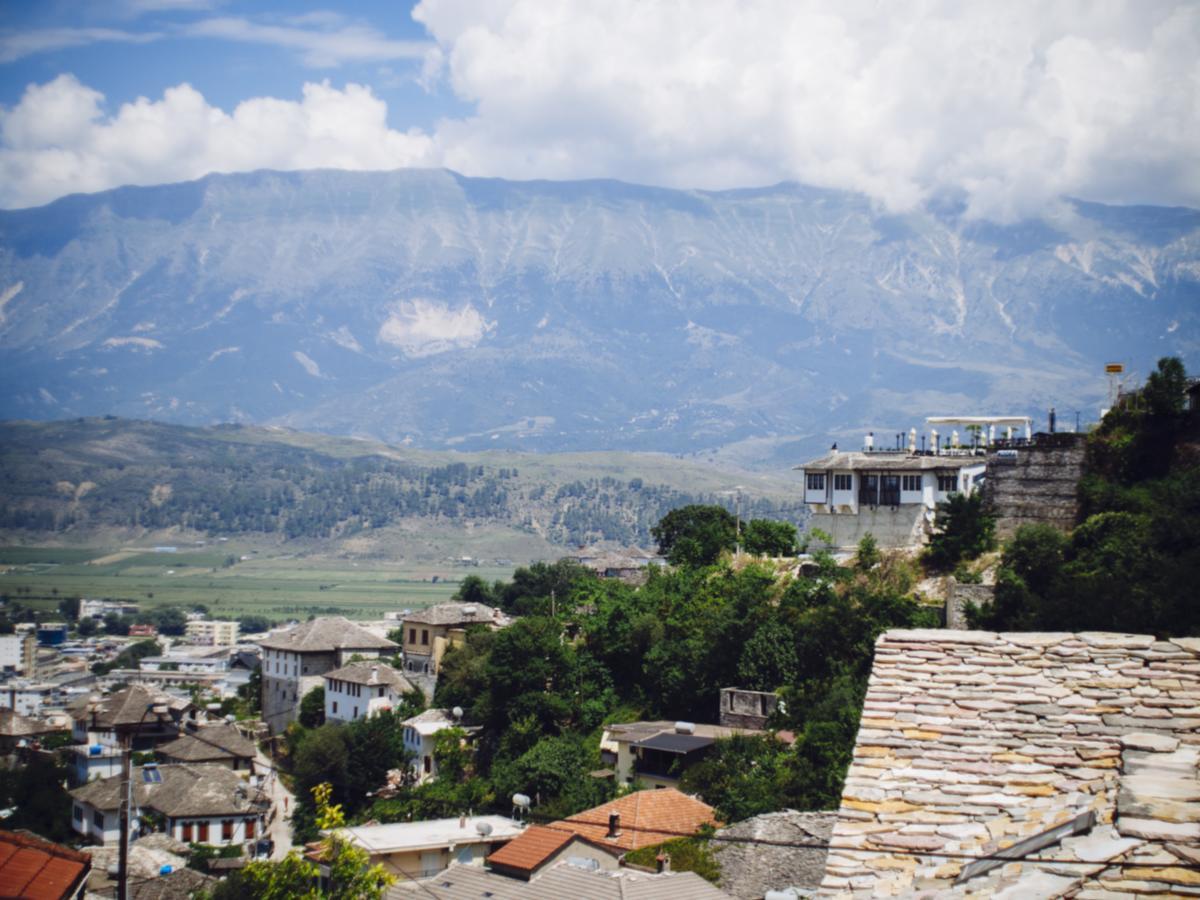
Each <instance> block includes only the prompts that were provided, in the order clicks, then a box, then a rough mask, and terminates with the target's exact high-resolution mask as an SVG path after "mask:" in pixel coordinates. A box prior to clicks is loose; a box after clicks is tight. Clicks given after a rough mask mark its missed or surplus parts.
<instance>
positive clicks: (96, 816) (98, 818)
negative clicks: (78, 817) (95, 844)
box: [92, 810, 104, 829]
mask: <svg viewBox="0 0 1200 900" xmlns="http://www.w3.org/2000/svg"><path fill="white" fill-rule="evenodd" d="M92 824H93V825H95V826H96V827H97V828H100V829H103V828H104V813H102V812H100V810H96V811H95V812H94V813H92Z"/></svg>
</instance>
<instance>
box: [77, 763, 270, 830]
mask: <svg viewBox="0 0 1200 900" xmlns="http://www.w3.org/2000/svg"><path fill="white" fill-rule="evenodd" d="M146 768H148V767H146V766H137V767H135V768H134V770H133V795H134V803H136V804H137V805H138V806H142V807H148V808H150V809H155V810H158V811H159V812H160V813H162V814H163V815H166V816H171V817H172V818H178V817H180V816H221V815H230V816H246V815H254V814H256V813H258V812H262V811H264V810H265V809H266V808H267V807H268V806H269V805H270V801H269V800H268V799H267V797H266V795H265V794H263V793H262V791H260V790H259V789H258V788H254V787H251V786H250V785H249V783H248V782H247V781H246V780H245V779H244V778H242V777H241V776H240V775H239V774H238V773H237V772H234V771H233V770H232V769H228V768H226V767H225V766H219V765H212V764H208V765H203V764H202V765H163V766H157V767H156V768H157V769H158V771H159V773H160V774H161V775H162V781H161V782H158V783H154V782H147V781H146V779H145V775H144V774H143V773H144V772H145V770H146ZM71 796H72V797H74V798H75V799H76V800H79V801H80V802H82V803H87V804H89V805H90V806H92V807H94V808H95V809H99V810H104V811H106V812H107V811H111V810H115V809H116V808H117V805H118V803H119V801H120V796H121V776H119V775H114V776H113V777H112V778H103V779H98V780H96V781H90V782H88V783H87V784H85V785H83V786H82V787H77V788H75V789H74V790H73V791H71Z"/></svg>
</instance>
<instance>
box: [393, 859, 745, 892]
mask: <svg viewBox="0 0 1200 900" xmlns="http://www.w3.org/2000/svg"><path fill="white" fill-rule="evenodd" d="M385 896H386V897H387V900H408V898H413V897H429V896H433V897H436V898H438V900H479V898H480V897H491V898H493V900H562V898H564V897H570V898H571V900H725V898H728V897H729V895H728V894H726V893H724V892H723V891H721V890H718V889H717V888H715V887H713V885H711V884H709V883H708V882H707V881H705V880H704V879H703V878H701V877H700V876H699V875H697V874H696V873H694V872H664V873H662V874H661V875H653V874H650V873H647V872H638V871H633V870H630V869H625V870H621V871H617V872H593V871H589V870H588V869H584V868H581V867H579V866H575V865H572V864H570V863H559V864H557V865H554V866H551V867H550V868H548V869H546V870H545V871H544V872H543V873H542V874H540V875H538V876H536V877H534V878H533V879H532V880H530V881H524V880H520V879H516V878H510V877H509V876H507V875H499V874H497V873H495V872H489V871H487V870H486V869H481V868H480V867H479V866H464V865H453V866H451V867H450V868H448V869H447V870H446V871H444V872H442V873H441V874H440V875H436V876H434V877H433V878H426V879H422V880H421V881H419V882H412V881H401V882H400V883H398V884H396V885H393V886H392V888H391V889H390V890H389V891H388V893H387V894H386V895H385Z"/></svg>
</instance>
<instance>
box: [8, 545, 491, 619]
mask: <svg viewBox="0 0 1200 900" xmlns="http://www.w3.org/2000/svg"><path fill="white" fill-rule="evenodd" d="M242 549H244V548H239V547H237V546H235V545H233V544H232V543H231V544H230V545H228V546H222V547H221V548H219V549H217V550H211V549H205V550H203V551H195V552H179V553H152V552H151V553H135V554H132V555H128V556H120V557H119V556H117V555H116V554H114V553H112V552H111V551H110V550H107V549H73V550H68V551H57V550H53V551H52V550H41V549H38V550H37V551H36V552H30V548H24V547H0V569H4V571H2V572H0V593H3V594H5V595H7V596H9V597H10V598H12V599H13V600H14V601H16V602H18V603H20V604H21V605H23V606H27V607H31V608H34V609H42V610H47V611H51V610H54V609H55V608H56V606H57V604H58V601H59V599H61V598H62V597H66V596H76V597H92V598H95V597H107V598H111V599H113V600H127V601H133V602H137V603H140V604H141V605H142V608H143V609H150V608H153V607H157V606H180V607H190V606H193V605H195V604H204V605H205V606H207V607H208V608H209V610H210V612H211V613H212V614H213V615H214V616H221V617H229V618H236V617H237V616H241V615H248V614H255V615H263V616H266V617H268V618H271V619H287V618H301V619H303V618H307V617H308V615H310V614H312V613H318V614H331V613H336V614H341V615H346V616H349V617H351V618H379V617H380V616H381V615H382V614H383V613H384V612H386V611H391V610H401V609H406V608H408V609H417V608H420V607H424V606H429V605H432V604H434V603H440V602H444V601H446V600H448V599H449V598H450V596H451V595H452V594H453V593H454V592H455V590H456V589H457V586H458V582H459V581H461V580H462V578H464V577H465V576H466V575H468V574H473V575H479V576H480V577H482V578H485V579H487V580H489V581H491V580H495V579H500V578H503V579H507V578H509V577H511V575H512V571H513V570H512V568H511V567H494V566H493V567H483V566H480V567H474V566H457V565H453V564H451V563H445V564H434V563H408V564H406V563H396V562H389V561H384V560H375V559H372V560H349V559H336V558H322V557H296V556H292V555H290V554H279V555H267V554H264V553H256V552H254V551H251V552H249V553H242V552H241V550H242ZM54 554H58V555H57V556H56V555H54ZM229 556H233V557H234V558H235V559H237V560H238V561H237V562H236V563H234V564H233V565H230V566H226V565H224V563H225V561H226V559H227V558H228V557H229ZM242 556H248V557H249V558H248V559H245V560H242V559H241V557H242ZM106 558H107V559H108V560H111V561H106V562H101V563H99V564H92V563H89V562H88V560H104V559H106ZM56 560H62V561H56Z"/></svg>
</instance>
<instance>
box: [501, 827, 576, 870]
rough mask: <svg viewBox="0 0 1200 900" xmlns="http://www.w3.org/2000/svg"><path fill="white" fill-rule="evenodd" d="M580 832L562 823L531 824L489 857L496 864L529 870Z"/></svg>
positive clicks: (549, 856)
mask: <svg viewBox="0 0 1200 900" xmlns="http://www.w3.org/2000/svg"><path fill="white" fill-rule="evenodd" d="M579 839H580V838H579V835H577V834H576V833H575V832H573V831H570V830H567V829H565V828H563V827H559V828H553V827H549V828H548V827H546V826H545V825H530V826H529V827H528V828H526V829H525V831H523V832H522V833H521V834H520V835H518V836H517V837H516V838H514V839H513V840H511V841H509V842H508V843H507V844H505V845H504V846H503V847H501V848H500V849H499V850H497V851H496V852H495V853H493V854H492V855H491V856H489V857H488V858H487V863H488V865H489V866H492V867H493V868H500V869H504V870H508V871H514V872H519V873H522V874H529V873H532V872H534V871H536V870H537V869H538V868H539V867H541V866H543V865H545V864H546V862H547V861H548V860H549V859H550V858H551V857H552V856H554V854H556V853H558V851H560V850H561V849H562V848H563V847H565V846H567V844H569V843H571V841H575V840H579Z"/></svg>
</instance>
